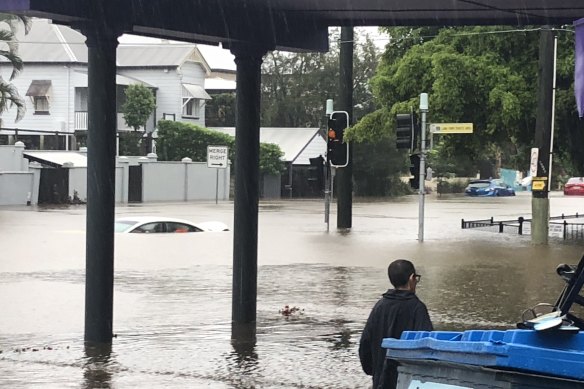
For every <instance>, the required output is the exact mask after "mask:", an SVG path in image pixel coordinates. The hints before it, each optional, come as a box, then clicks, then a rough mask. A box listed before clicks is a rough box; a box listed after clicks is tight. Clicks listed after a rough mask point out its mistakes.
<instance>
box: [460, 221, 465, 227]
mask: <svg viewBox="0 0 584 389" xmlns="http://www.w3.org/2000/svg"><path fill="white" fill-rule="evenodd" d="M461 220H462V221H461V223H460V227H461V228H462V229H464V219H461Z"/></svg>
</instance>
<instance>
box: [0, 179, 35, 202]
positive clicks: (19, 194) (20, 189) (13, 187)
mask: <svg viewBox="0 0 584 389" xmlns="http://www.w3.org/2000/svg"><path fill="white" fill-rule="evenodd" d="M33 184H34V173H33V172H0V205H26V203H27V201H29V200H30V201H31V202H32V203H36V201H33V197H32V196H33V186H34V185H33ZM37 187H38V185H37ZM37 196H38V192H37ZM37 198H38V197H37Z"/></svg>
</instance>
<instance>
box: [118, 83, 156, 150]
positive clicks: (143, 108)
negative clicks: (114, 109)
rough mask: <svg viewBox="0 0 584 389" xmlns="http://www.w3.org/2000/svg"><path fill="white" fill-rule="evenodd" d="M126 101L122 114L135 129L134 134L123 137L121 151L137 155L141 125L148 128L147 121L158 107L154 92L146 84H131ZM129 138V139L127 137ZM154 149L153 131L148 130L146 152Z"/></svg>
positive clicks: (127, 89)
mask: <svg viewBox="0 0 584 389" xmlns="http://www.w3.org/2000/svg"><path fill="white" fill-rule="evenodd" d="M125 94H126V101H125V102H124V104H122V114H123V116H124V120H125V121H126V124H127V125H128V126H130V127H132V128H133V129H134V134H133V135H130V134H126V136H124V137H121V138H120V140H121V142H120V149H121V151H120V152H121V153H122V152H123V153H124V154H126V153H127V154H133V155H137V154H139V151H140V144H141V140H142V134H140V135H138V134H137V133H138V130H139V129H140V127H142V126H143V127H144V130H146V122H147V121H148V118H149V117H150V115H152V112H153V111H154V109H155V108H156V100H155V98H154V93H152V91H151V90H150V88H148V87H147V86H145V85H142V84H131V85H128V87H127V88H126V90H125ZM125 138H127V139H125ZM150 150H152V133H151V132H148V142H147V144H146V152H147V153H149V152H150Z"/></svg>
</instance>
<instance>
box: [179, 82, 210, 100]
mask: <svg viewBox="0 0 584 389" xmlns="http://www.w3.org/2000/svg"><path fill="white" fill-rule="evenodd" d="M182 86H183V97H193V98H195V99H201V100H211V96H209V94H208V93H207V92H205V89H204V88H203V87H202V86H200V85H194V84H182Z"/></svg>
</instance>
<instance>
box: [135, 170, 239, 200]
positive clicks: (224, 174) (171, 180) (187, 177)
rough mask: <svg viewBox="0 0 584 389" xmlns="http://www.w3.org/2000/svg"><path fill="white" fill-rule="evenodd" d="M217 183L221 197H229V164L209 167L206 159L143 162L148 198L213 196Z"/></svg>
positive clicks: (202, 197) (201, 198) (185, 198)
mask: <svg viewBox="0 0 584 389" xmlns="http://www.w3.org/2000/svg"><path fill="white" fill-rule="evenodd" d="M217 170H219V172H218V174H217ZM217 176H218V181H217ZM217 183H218V191H217V194H218V199H219V200H229V185H230V180H229V168H227V169H213V168H208V167H207V164H206V163H205V162H187V163H184V162H157V163H151V162H150V163H143V164H142V188H143V192H142V200H143V201H144V202H148V201H189V200H213V199H215V193H216V187H217Z"/></svg>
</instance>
